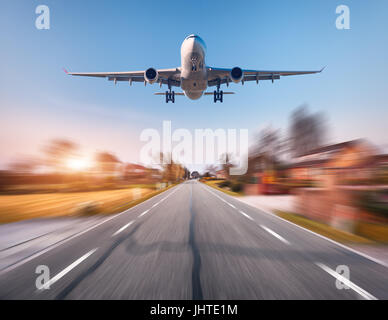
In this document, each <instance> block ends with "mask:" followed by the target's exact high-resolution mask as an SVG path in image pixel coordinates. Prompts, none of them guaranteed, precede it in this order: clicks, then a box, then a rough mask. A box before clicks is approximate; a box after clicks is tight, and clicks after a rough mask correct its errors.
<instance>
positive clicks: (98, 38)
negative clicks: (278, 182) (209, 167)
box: [0, 0, 388, 169]
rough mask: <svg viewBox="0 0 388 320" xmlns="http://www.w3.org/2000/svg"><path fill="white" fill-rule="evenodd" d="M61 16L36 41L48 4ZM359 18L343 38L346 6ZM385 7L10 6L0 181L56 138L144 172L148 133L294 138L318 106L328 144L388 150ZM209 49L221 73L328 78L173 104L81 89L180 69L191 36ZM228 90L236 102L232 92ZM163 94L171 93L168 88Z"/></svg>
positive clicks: (5, 18) (2, 22)
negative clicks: (297, 120) (300, 116)
mask: <svg viewBox="0 0 388 320" xmlns="http://www.w3.org/2000/svg"><path fill="white" fill-rule="evenodd" d="M41 4H43V5H47V6H48V7H49V8H50V30H38V29H37V28H36V27H35V20H36V18H37V17H38V15H37V14H36V13H35V9H36V7H37V6H38V5H41ZM342 4H344V5H347V6H349V8H350V26H351V29H350V30H338V29H337V28H336V25H335V22H336V19H337V16H338V15H337V14H336V8H337V6H339V5H342ZM387 13H388V2H387V1H386V0H371V1H363V0H353V1H346V0H316V1H311V0H294V1H284V0H274V1H258V0H254V1H225V0H223V1H201V0H197V1H186V0H180V1H168V2H164V1H118V0H117V1H108V0H99V1H95V0H93V1H91V0H83V1H73V0H66V1H65V0H33V1H32V0H2V1H1V2H0V39H1V50H0V70H1V72H0V115H1V117H0V169H1V168H5V167H6V166H7V164H9V163H10V162H12V161H15V160H16V159H18V158H20V157H23V156H35V155H38V154H41V152H42V148H43V147H44V145H46V144H47V143H48V141H50V140H52V139H54V138H67V139H70V140H73V141H76V142H77V143H78V144H79V145H80V146H82V147H83V148H84V149H85V150H90V151H92V150H101V151H105V150H107V151H111V152H113V153H115V154H116V155H117V156H118V157H119V158H120V159H121V160H123V161H128V162H139V151H140V149H141V147H142V146H143V145H144V143H143V142H141V141H140V139H139V137H140V134H141V132H142V131H143V130H144V129H147V128H155V129H158V130H161V128H162V122H163V121H164V120H170V121H172V126H173V130H174V129H179V128H186V129H189V130H190V131H193V130H194V129H202V128H203V129H206V128H211V129H214V130H215V129H218V128H224V129H249V132H250V135H251V137H254V136H255V133H257V132H258V130H260V128H264V127H266V126H269V125H270V126H272V127H273V128H281V129H282V131H283V133H284V134H286V132H287V127H288V124H289V119H290V115H291V113H292V111H293V110H295V108H297V107H298V106H300V105H303V104H307V105H309V107H310V110H311V111H312V112H323V113H324V114H325V116H326V118H327V123H328V129H329V140H330V142H342V141H345V140H350V139H357V138H367V139H369V140H370V141H371V142H372V143H374V144H375V145H376V146H378V147H380V148H382V149H383V150H384V151H385V152H388V134H387V130H386V126H387V123H388V121H387V120H388V108H387V101H388V86H387V83H388V82H387V80H386V78H385V77H386V75H387V74H388V62H387V60H386V57H387V56H388V35H387V32H386V30H388V19H386V17H387ZM193 33H195V34H198V35H200V36H201V37H202V38H203V39H204V41H205V42H206V44H207V49H208V51H207V58H206V63H207V65H209V66H214V67H229V68H233V67H235V66H239V67H241V68H243V69H244V68H246V69H275V70H316V69H318V70H319V69H320V68H322V67H324V66H327V68H326V69H325V71H324V72H323V73H322V74H319V75H313V76H311V75H308V76H301V77H288V78H283V79H281V80H280V81H277V82H275V84H272V83H271V81H268V82H265V83H264V82H261V83H260V85H259V86H257V85H256V84H255V83H246V84H245V86H244V87H242V86H241V84H240V85H234V86H233V87H231V88H229V89H230V90H232V91H234V92H236V95H234V96H226V98H225V102H224V103H223V104H220V103H218V104H214V103H213V101H212V97H203V98H202V99H201V100H198V101H191V100H189V99H187V98H185V97H177V98H176V100H177V101H176V104H166V103H165V101H164V98H163V97H160V96H155V95H153V94H154V93H155V92H160V91H161V90H160V89H159V86H157V85H155V86H147V87H145V86H144V85H142V84H134V85H133V87H129V85H128V84H126V83H118V84H117V86H114V84H113V83H112V82H108V81H107V80H105V79H90V78H73V77H69V76H66V74H65V73H64V72H63V69H62V68H66V69H67V70H69V71H74V72H86V71H90V72H95V71H104V72H105V71H126V70H145V69H147V68H150V67H154V68H172V67H178V66H180V46H181V43H182V42H183V40H184V39H185V37H186V36H187V35H189V34H193ZM229 89H228V90H229ZM163 91H165V89H163Z"/></svg>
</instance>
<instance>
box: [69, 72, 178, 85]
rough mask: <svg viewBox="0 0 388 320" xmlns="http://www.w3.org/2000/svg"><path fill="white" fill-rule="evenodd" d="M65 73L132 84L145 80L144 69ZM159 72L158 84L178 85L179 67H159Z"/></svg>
mask: <svg viewBox="0 0 388 320" xmlns="http://www.w3.org/2000/svg"><path fill="white" fill-rule="evenodd" d="M64 71H65V72H66V74H68V75H70V76H79V77H94V78H106V79H108V80H109V81H114V82H115V83H116V82H117V81H126V82H129V83H130V84H132V82H143V83H145V82H146V80H145V78H144V73H145V71H124V72H67V71H66V70H64ZM157 71H158V73H159V79H158V83H159V84H160V86H162V85H163V84H165V85H169V84H170V85H171V86H173V87H180V69H179V68H174V69H161V70H157Z"/></svg>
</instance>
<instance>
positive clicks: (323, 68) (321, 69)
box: [319, 66, 327, 73]
mask: <svg viewBox="0 0 388 320" xmlns="http://www.w3.org/2000/svg"><path fill="white" fill-rule="evenodd" d="M326 67H327V66H324V67H323V68H322V69H321V71H319V73H321V72H323V70H325V69H326Z"/></svg>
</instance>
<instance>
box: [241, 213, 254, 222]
mask: <svg viewBox="0 0 388 320" xmlns="http://www.w3.org/2000/svg"><path fill="white" fill-rule="evenodd" d="M240 213H241V214H242V215H243V216H244V217H245V218H248V219H249V220H251V221H255V220H253V218H252V217H251V216H250V215H248V214H246V213H245V212H244V211H240Z"/></svg>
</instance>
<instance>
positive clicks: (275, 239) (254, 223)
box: [0, 181, 388, 300]
mask: <svg viewBox="0 0 388 320" xmlns="http://www.w3.org/2000/svg"><path fill="white" fill-rule="evenodd" d="M38 266H47V267H48V268H49V270H50V282H49V283H48V284H49V285H50V289H49V290H38V289H37V287H36V279H37V277H38V276H39V274H37V273H36V269H37V267H38ZM338 266H346V267H347V268H349V271H350V279H349V280H346V279H344V278H341V277H340V276H339V275H338V274H337V273H336V272H335V271H336V270H337V267H338ZM337 279H338V280H342V283H343V284H345V285H347V287H348V289H338V288H337V286H336V281H337ZM338 282H339V281H338ZM0 299H145V300H165V299H171V300H191V299H195V300H201V299H206V300H207V299H212V300H213V299H216V300H218V299H222V300H224V299H237V300H245V299H255V300H256V299H352V300H356V299H388V268H386V267H384V266H382V265H380V264H378V263H376V262H374V261H371V260H369V259H367V258H365V257H363V256H360V255H358V254H357V253H355V252H352V251H349V250H347V249H346V248H344V247H341V246H339V245H337V244H335V243H332V242H330V241H327V240H325V239H322V238H321V237H319V236H317V235H315V234H313V233H310V232H308V231H306V230H303V229H301V228H299V227H296V226H294V225H292V224H290V223H287V222H285V221H283V220H281V219H279V218H277V217H275V216H272V215H270V214H268V213H264V212H262V211H260V210H258V209H255V208H252V207H250V206H248V205H246V204H244V203H242V202H240V201H239V200H236V199H234V198H232V197H229V196H227V195H225V194H224V193H222V192H219V191H217V190H214V189H212V188H210V187H208V186H205V185H203V184H201V183H199V182H194V181H190V182H186V183H184V184H181V185H179V186H177V187H175V188H173V189H170V190H168V191H167V192H165V193H163V194H160V195H158V196H156V197H154V198H152V199H150V200H148V201H146V202H144V203H142V204H140V205H138V206H137V207H134V208H132V209H130V210H128V211H126V212H124V213H122V214H120V215H117V216H114V217H110V218H108V219H107V220H104V221H102V222H101V223H99V224H97V225H95V226H93V227H92V228H88V229H86V230H84V231H83V232H81V233H79V234H77V235H75V236H73V237H70V238H68V239H66V240H64V241H62V242H61V243H59V244H57V245H55V246H52V247H49V248H47V250H44V251H42V252H40V253H38V254H36V255H34V256H32V257H29V258H28V259H25V260H23V261H21V262H20V263H18V264H16V265H14V266H12V267H10V268H8V269H6V270H4V271H3V272H2V273H1V274H0Z"/></svg>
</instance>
